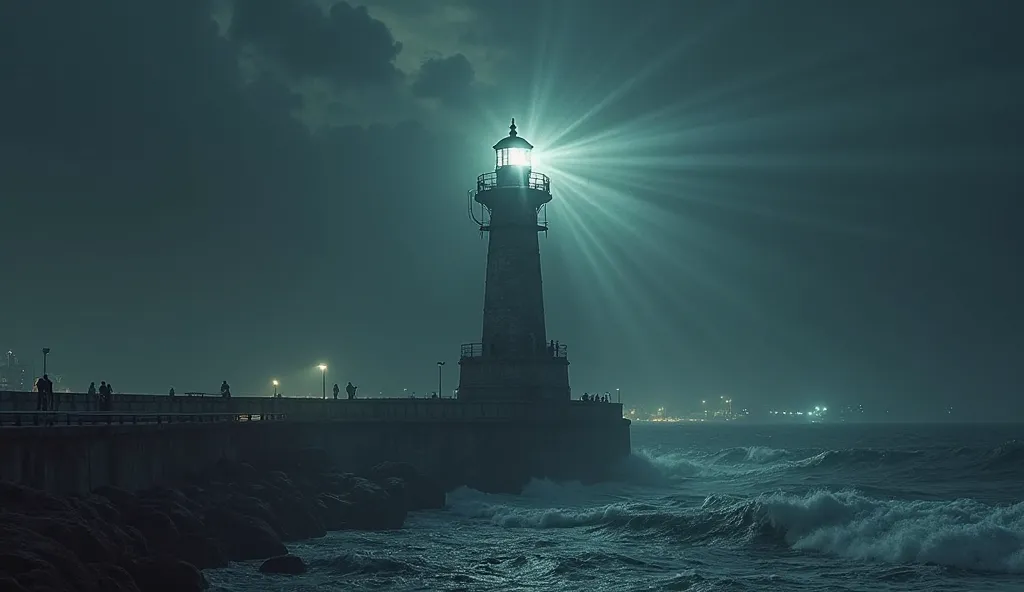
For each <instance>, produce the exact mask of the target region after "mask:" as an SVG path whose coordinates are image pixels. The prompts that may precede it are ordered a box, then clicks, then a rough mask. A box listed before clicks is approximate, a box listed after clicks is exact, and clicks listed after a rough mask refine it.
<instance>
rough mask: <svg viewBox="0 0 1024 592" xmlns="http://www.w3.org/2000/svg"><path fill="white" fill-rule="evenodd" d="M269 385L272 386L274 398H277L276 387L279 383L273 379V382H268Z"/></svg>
mask: <svg viewBox="0 0 1024 592" xmlns="http://www.w3.org/2000/svg"><path fill="white" fill-rule="evenodd" d="M270 384H272V385H274V397H275V398H276V397H277V387H278V385H279V384H281V383H280V382H278V381H277V379H276V378H275V379H274V380H271V381H270Z"/></svg>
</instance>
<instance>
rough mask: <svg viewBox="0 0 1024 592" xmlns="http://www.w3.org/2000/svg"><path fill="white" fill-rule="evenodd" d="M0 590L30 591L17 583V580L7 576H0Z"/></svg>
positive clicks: (10, 591) (7, 591) (11, 591)
mask: <svg viewBox="0 0 1024 592" xmlns="http://www.w3.org/2000/svg"><path fill="white" fill-rule="evenodd" d="M0 592H30V590H29V589H28V588H26V587H24V586H22V585H21V584H19V583H18V580H15V579H14V578H9V577H7V576H0Z"/></svg>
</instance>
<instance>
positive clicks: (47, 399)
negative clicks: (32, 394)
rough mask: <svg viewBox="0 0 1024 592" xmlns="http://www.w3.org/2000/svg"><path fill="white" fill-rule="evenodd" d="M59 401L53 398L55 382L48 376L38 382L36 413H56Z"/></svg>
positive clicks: (44, 375)
mask: <svg viewBox="0 0 1024 592" xmlns="http://www.w3.org/2000/svg"><path fill="white" fill-rule="evenodd" d="M58 404H59V400H58V399H57V398H56V397H54V396H53V381H52V380H50V377H49V376H47V375H46V374H43V377H42V378H40V379H38V380H36V411H56V410H57V405H58Z"/></svg>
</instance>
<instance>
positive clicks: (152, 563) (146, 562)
mask: <svg viewBox="0 0 1024 592" xmlns="http://www.w3.org/2000/svg"><path fill="white" fill-rule="evenodd" d="M127 567H128V573H130V574H131V575H132V578H134V579H135V583H136V584H137V585H138V587H139V590H141V592H199V591H201V590H203V589H205V588H206V586H207V583H206V579H205V578H204V577H203V574H202V573H200V571H199V570H198V569H196V567H195V566H194V565H192V564H191V563H186V562H184V561H178V560H177V559H164V558H152V559H140V560H138V561H134V562H132V563H130V564H129V565H128V566H127Z"/></svg>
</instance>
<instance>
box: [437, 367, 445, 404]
mask: <svg viewBox="0 0 1024 592" xmlns="http://www.w3.org/2000/svg"><path fill="white" fill-rule="evenodd" d="M441 366H444V362H438V363H437V398H439V399H440V398H441V396H442V395H441Z"/></svg>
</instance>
